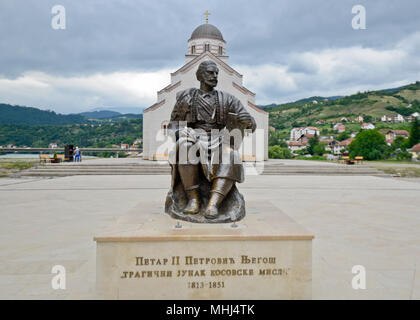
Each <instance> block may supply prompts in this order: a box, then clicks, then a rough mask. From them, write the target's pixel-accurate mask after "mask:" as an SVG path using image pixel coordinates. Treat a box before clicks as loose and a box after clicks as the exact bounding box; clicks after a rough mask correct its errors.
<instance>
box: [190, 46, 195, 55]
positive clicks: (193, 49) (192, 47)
mask: <svg viewBox="0 0 420 320" xmlns="http://www.w3.org/2000/svg"><path fill="white" fill-rule="evenodd" d="M194 53H195V46H191V54H194Z"/></svg>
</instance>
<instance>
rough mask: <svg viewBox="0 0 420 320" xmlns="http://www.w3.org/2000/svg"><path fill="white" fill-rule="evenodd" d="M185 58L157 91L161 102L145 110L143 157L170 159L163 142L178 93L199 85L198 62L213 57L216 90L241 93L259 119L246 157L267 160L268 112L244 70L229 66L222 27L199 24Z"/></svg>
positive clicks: (245, 145) (246, 141)
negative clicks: (257, 100)
mask: <svg viewBox="0 0 420 320" xmlns="http://www.w3.org/2000/svg"><path fill="white" fill-rule="evenodd" d="M185 58H186V63H185V65H184V66H182V67H181V68H179V69H178V70H176V71H175V72H173V73H171V83H170V84H169V85H168V86H166V87H165V88H163V89H162V90H160V91H158V92H157V102H156V103H155V104H153V105H152V106H150V107H149V108H147V109H145V110H144V111H143V159H145V160H166V159H168V152H167V150H165V148H163V147H162V145H164V140H165V135H166V132H167V126H168V123H169V119H170V116H171V112H172V109H173V107H174V105H175V102H176V93H177V92H179V91H182V90H185V89H188V88H199V87H200V83H199V81H198V80H197V79H196V75H195V73H196V71H197V68H198V65H199V64H200V63H201V62H203V61H206V60H211V61H213V62H215V63H216V65H217V66H218V68H219V77H218V80H219V81H218V85H217V87H216V90H221V91H225V92H228V93H230V94H232V95H234V96H235V97H237V98H238V99H239V100H240V101H241V103H242V104H243V105H244V107H245V108H246V109H247V111H248V112H249V113H250V114H251V115H252V116H253V117H254V119H255V121H256V123H257V130H256V131H255V132H254V133H253V134H250V135H248V136H245V137H244V140H243V143H242V148H241V151H242V159H243V161H264V160H267V159H268V113H267V112H265V111H264V110H262V109H260V108H259V107H257V106H256V105H255V93H253V92H251V91H250V90H248V89H247V88H245V87H244V86H243V85H242V81H243V76H242V74H240V73H239V72H237V71H236V70H234V69H233V68H232V67H230V66H229V64H228V58H229V57H228V56H227V55H226V41H225V40H224V39H223V36H222V33H221V32H220V31H219V29H217V28H216V27H215V26H213V25H211V24H209V23H206V24H202V25H200V26H198V27H197V28H196V29H195V30H194V31H193V33H192V35H191V38H190V39H189V40H188V53H187V54H186V55H185Z"/></svg>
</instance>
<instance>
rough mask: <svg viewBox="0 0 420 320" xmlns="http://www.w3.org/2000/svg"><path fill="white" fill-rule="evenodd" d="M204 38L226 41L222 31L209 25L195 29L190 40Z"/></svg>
mask: <svg viewBox="0 0 420 320" xmlns="http://www.w3.org/2000/svg"><path fill="white" fill-rule="evenodd" d="M202 38H207V39H216V40H221V41H225V40H224V39H223V36H222V33H221V32H220V30H219V29H217V28H216V27H215V26H214V25H212V24H209V23H205V24H202V25H201V26H198V27H197V28H195V30H194V31H193V33H192V34H191V38H190V40H193V39H202Z"/></svg>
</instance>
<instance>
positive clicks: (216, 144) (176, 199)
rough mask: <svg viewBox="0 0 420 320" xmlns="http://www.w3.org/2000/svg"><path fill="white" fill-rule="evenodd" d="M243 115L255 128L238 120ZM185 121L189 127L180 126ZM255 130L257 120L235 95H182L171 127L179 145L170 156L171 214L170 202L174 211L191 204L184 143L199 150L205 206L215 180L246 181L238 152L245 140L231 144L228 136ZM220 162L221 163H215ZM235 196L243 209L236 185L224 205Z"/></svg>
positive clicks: (192, 92)
mask: <svg viewBox="0 0 420 320" xmlns="http://www.w3.org/2000/svg"><path fill="white" fill-rule="evenodd" d="M241 114H242V115H243V114H247V115H248V116H249V118H250V119H251V125H249V123H242V122H241V121H240V120H239V119H238V116H239V115H241ZM182 122H184V124H185V123H186V126H185V127H180V126H179V124H180V123H182ZM255 128H256V123H255V120H254V119H253V118H252V116H250V115H249V113H248V112H247V111H246V109H245V108H244V106H243V105H242V103H241V102H240V101H239V100H238V99H237V98H235V97H234V96H232V95H231V94H228V93H226V92H222V91H216V90H213V92H211V93H208V92H204V91H202V90H200V89H195V88H191V89H187V90H184V91H181V92H178V93H177V97H176V103H175V106H174V109H173V111H172V114H171V121H170V125H169V129H171V130H173V131H174V132H175V134H174V136H175V137H176V144H175V148H174V149H173V150H172V151H170V155H169V158H170V159H172V161H171V160H170V165H171V167H172V181H171V190H170V192H169V193H168V198H167V206H166V207H167V212H168V210H169V209H168V205H169V204H168V201H169V203H170V205H171V206H173V205H174V204H175V207H176V209H173V210H175V211H179V212H181V211H182V208H183V207H185V205H186V203H187V198H186V194H185V191H184V190H183V188H182V183H181V181H180V177H179V174H178V168H177V166H178V164H179V160H180V156H179V151H180V150H184V151H185V150H187V148H186V147H185V145H184V144H187V143H190V144H191V143H192V144H194V145H195V146H196V147H197V149H198V150H199V151H198V153H199V160H200V161H199V163H200V166H201V169H202V170H200V181H201V185H200V193H201V196H202V200H203V201H202V202H203V203H202V207H203V206H205V205H206V203H207V201H208V196H209V192H210V189H211V182H212V181H213V180H214V179H216V178H225V179H231V180H233V181H235V182H243V180H244V169H243V166H242V159H241V155H240V153H239V152H238V150H237V147H238V146H239V145H240V143H241V141H235V142H234V143H233V142H231V140H232V139H231V138H230V137H229V136H228V132H229V131H230V130H232V129H239V132H241V135H243V133H244V130H245V129H249V130H251V131H252V132H253V131H254V130H255ZM214 129H217V130H219V131H218V132H219V134H216V135H215V134H214V131H213V132H212V131H211V130H214ZM227 139H228V140H227ZM240 140H242V136H241V137H240ZM183 146H184V147H185V148H183ZM235 146H236V147H235ZM216 159H217V160H218V161H215V160H216ZM204 181H205V182H204ZM232 197H233V198H235V199H236V200H235V199H234V200H231V202H232V203H233V204H235V203H236V205H237V206H241V205H242V206H243V198H242V195H240V194H239V192H238V190H237V189H236V187H235V186H233V187H232V190H231V191H230V192H229V194H228V195H227V196H226V198H225V200H224V201H223V202H226V201H228V202H229V201H230V200H228V199H229V198H232ZM238 202H242V204H240V203H239V204H238ZM222 207H223V208H224V207H226V205H225V206H221V209H222V210H221V211H226V210H227V211H229V210H228V209H225V210H224V209H223V208H222ZM173 210H172V211H173ZM169 211H171V210H169ZM227 213H228V212H227ZM233 221H235V220H233ZM215 222H217V221H215Z"/></svg>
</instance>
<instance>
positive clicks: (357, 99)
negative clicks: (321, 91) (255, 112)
mask: <svg viewBox="0 0 420 320" xmlns="http://www.w3.org/2000/svg"><path fill="white" fill-rule="evenodd" d="M313 100H316V103H314V102H312V101H313ZM410 104H411V106H409V105H410ZM264 110H265V111H267V112H269V119H270V126H272V127H274V128H276V129H279V130H290V129H291V128H292V127H300V126H309V125H312V126H315V122H316V121H317V120H325V121H326V122H327V123H333V122H340V119H341V118H342V117H347V118H350V119H351V120H354V118H355V117H357V116H358V115H362V116H364V117H365V118H367V119H368V121H370V120H371V121H373V122H375V120H376V121H377V122H379V121H380V118H381V117H382V116H383V115H385V114H386V115H388V116H391V117H393V116H395V115H396V114H397V113H399V114H401V115H403V116H408V115H410V114H411V113H413V112H416V111H417V112H420V82H416V83H414V84H410V85H407V86H403V87H400V88H395V89H388V90H380V91H368V92H363V93H357V94H353V95H350V96H345V97H341V98H336V99H333V100H331V99H323V98H317V97H314V99H311V100H309V99H303V100H299V101H296V102H292V103H285V104H281V105H276V106H270V107H267V108H265V109H264Z"/></svg>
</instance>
